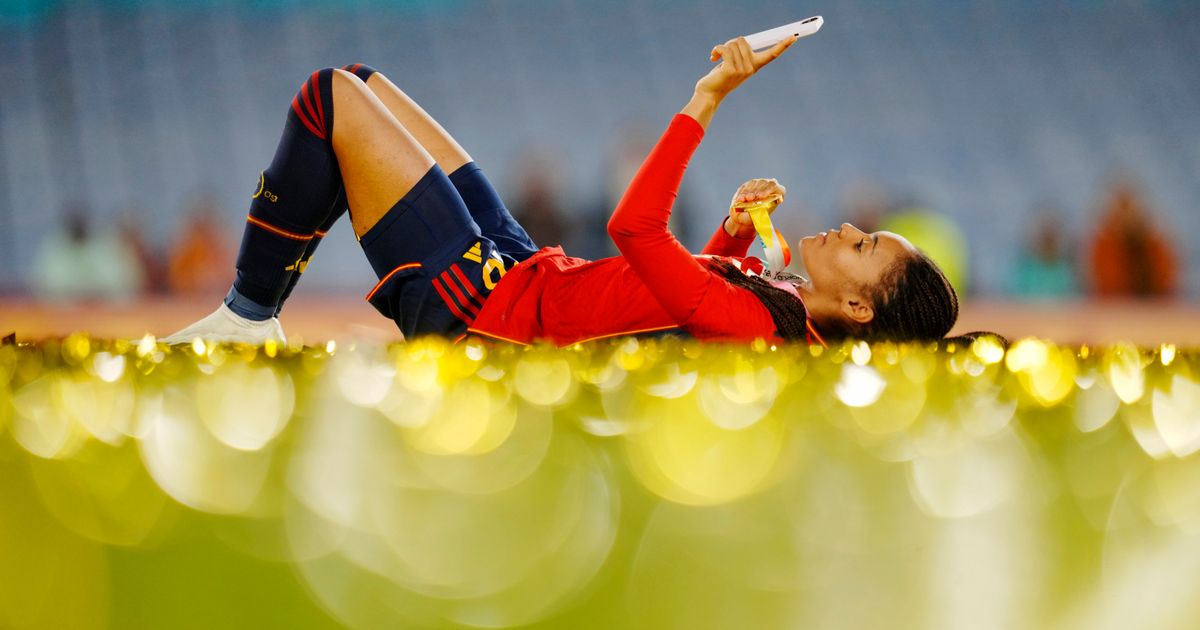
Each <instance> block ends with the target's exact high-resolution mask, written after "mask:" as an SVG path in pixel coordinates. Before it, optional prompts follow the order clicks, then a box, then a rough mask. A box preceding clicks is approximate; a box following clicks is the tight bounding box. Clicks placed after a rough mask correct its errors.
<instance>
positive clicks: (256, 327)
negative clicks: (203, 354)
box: [162, 302, 287, 345]
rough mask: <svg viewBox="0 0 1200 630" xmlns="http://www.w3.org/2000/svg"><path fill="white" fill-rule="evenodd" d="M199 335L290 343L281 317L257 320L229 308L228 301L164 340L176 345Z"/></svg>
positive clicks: (249, 341) (253, 341)
mask: <svg viewBox="0 0 1200 630" xmlns="http://www.w3.org/2000/svg"><path fill="white" fill-rule="evenodd" d="M197 338H200V339H203V340H205V341H217V342H221V341H228V342H233V343H247V344H252V345H262V344H263V343H266V342H267V341H268V340H274V341H276V342H278V343H279V344H281V345H286V344H287V337H285V336H284V335H283V326H281V325H280V324H279V319H278V318H275V317H272V318H271V319H267V320H263V321H258V322H256V321H254V320H251V319H246V318H245V317H242V316H241V315H238V314H237V313H234V312H233V311H231V310H229V307H228V306H226V305H225V303H224V302H222V303H221V305H220V306H218V307H217V310H215V311H213V312H212V314H211V315H209V316H208V317H205V318H204V319H202V320H200V321H198V322H196V323H194V324H192V325H191V326H188V327H187V328H184V329H183V330H180V331H179V332H176V333H174V334H172V335H170V336H168V337H164V338H163V339H162V342H163V343H165V344H169V345H175V344H181V343H191V342H192V341H193V340H194V339H197Z"/></svg>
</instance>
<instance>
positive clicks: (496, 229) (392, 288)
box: [359, 162, 537, 338]
mask: <svg viewBox="0 0 1200 630" xmlns="http://www.w3.org/2000/svg"><path fill="white" fill-rule="evenodd" d="M359 243H360V244H361V245H362V248H363V252H364V253H365V254H366V255H367V260H368V261H370V263H371V267H372V268H373V269H374V270H375V275H376V276H377V277H378V278H379V283H378V284H376V285H375V288H374V289H372V290H371V292H370V293H369V294H367V301H368V302H370V303H371V306H374V307H375V309H376V310H378V311H379V312H380V313H382V314H383V315H384V317H387V318H389V319H392V320H394V321H395V322H396V325H397V326H399V327H400V332H402V333H404V336H405V338H412V337H416V336H419V335H428V334H438V335H448V336H452V337H456V336H459V335H462V334H464V333H465V332H466V330H467V326H469V325H470V324H471V322H473V321H474V320H475V317H476V316H478V315H479V310H480V309H481V308H483V303H484V301H485V300H486V299H487V296H488V294H490V293H491V291H492V289H493V288H495V286H496V283H497V282H499V280H500V278H502V277H503V276H504V274H505V273H506V272H507V271H508V269H510V268H511V267H512V266H513V265H515V264H517V263H518V262H521V261H523V260H525V259H526V258H529V257H530V256H532V255H533V254H534V253H535V252H537V246H536V245H534V244H533V240H531V239H530V238H529V235H528V234H526V233H525V229H524V228H522V227H521V225H520V224H519V223H517V221H516V220H515V219H513V217H512V215H511V214H509V212H508V209H507V208H505V207H504V202H503V201H501V200H500V196H499V195H498V194H497V193H496V190H495V189H494V188H492V185H491V183H490V182H488V180H487V178H486V177H484V176H483V172H482V171H481V170H480V169H479V167H478V166H476V165H475V163H474V162H469V163H467V164H466V165H464V166H462V167H461V168H459V169H458V170H456V171H454V172H453V173H451V174H450V175H449V176H447V175H446V174H445V173H443V172H442V169H441V168H439V167H438V166H436V165H435V166H434V167H433V168H432V169H430V170H429V172H428V173H426V174H425V176H424V177H422V178H421V180H420V181H419V182H417V183H416V185H415V186H413V188H412V190H410V191H409V192H408V194H406V195H405V196H404V198H403V199H401V200H400V201H399V202H397V203H396V205H395V206H393V207H392V209H391V210H389V211H388V213H387V214H385V215H384V216H383V218H381V219H380V220H379V222H378V223H376V224H375V225H374V226H372V227H371V229H370V230H367V233H366V234H363V236H362V238H361V239H359Z"/></svg>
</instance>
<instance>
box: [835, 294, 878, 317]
mask: <svg viewBox="0 0 1200 630" xmlns="http://www.w3.org/2000/svg"><path fill="white" fill-rule="evenodd" d="M842 314H843V315H845V316H846V319H849V320H850V321H852V322H855V323H857V324H869V323H871V320H873V319H875V308H874V307H873V306H871V302H870V300H867V299H866V298H864V297H863V296H861V295H857V294H855V295H848V296H846V297H844V298H842Z"/></svg>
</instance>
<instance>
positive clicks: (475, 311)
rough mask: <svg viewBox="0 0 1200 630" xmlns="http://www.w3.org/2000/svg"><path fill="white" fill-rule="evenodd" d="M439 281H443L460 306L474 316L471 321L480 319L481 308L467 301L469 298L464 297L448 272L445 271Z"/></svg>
mask: <svg viewBox="0 0 1200 630" xmlns="http://www.w3.org/2000/svg"><path fill="white" fill-rule="evenodd" d="M438 280H441V281H442V284H443V285H444V286H445V287H446V288H447V289H449V290H450V293H451V294H452V295H453V296H454V299H455V300H457V301H458V305H459V306H460V307H462V309H463V310H465V311H466V312H468V313H470V314H471V315H472V317H471V319H474V318H476V317H479V307H478V306H475V303H474V302H472V301H471V300H469V299H467V297H466V296H465V295H463V292H462V289H460V288H458V286H457V285H456V284H455V283H454V280H452V279H451V278H450V277H449V274H448V272H445V271H443V272H442V275H440V276H438Z"/></svg>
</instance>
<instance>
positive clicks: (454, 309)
mask: <svg viewBox="0 0 1200 630" xmlns="http://www.w3.org/2000/svg"><path fill="white" fill-rule="evenodd" d="M433 288H434V289H436V290H437V292H438V295H440V296H442V301H443V302H445V303H446V306H447V307H449V308H450V312H451V313H454V316H455V317H457V318H459V319H461V320H462V321H463V322H464V323H466V324H467V325H470V324H471V322H472V321H474V320H473V319H471V318H469V317H467V316H466V314H464V313H463V312H462V310H461V309H459V308H458V305H457V304H455V303H454V299H453V298H451V297H450V295H449V294H448V293H446V290H445V289H443V288H442V285H441V282H440V280H439V279H438V278H434V279H433Z"/></svg>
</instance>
